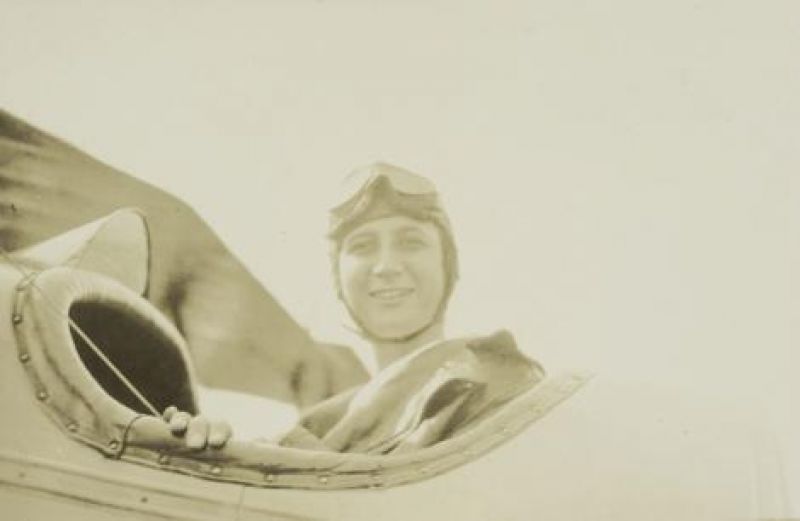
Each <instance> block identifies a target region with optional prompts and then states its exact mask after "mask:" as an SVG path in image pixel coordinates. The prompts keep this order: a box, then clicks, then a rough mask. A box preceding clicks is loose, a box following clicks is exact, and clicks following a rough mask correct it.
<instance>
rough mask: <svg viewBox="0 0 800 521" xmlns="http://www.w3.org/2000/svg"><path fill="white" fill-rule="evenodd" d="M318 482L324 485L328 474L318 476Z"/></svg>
mask: <svg viewBox="0 0 800 521" xmlns="http://www.w3.org/2000/svg"><path fill="white" fill-rule="evenodd" d="M319 482H320V483H322V484H323V485H326V484H327V483H328V476H320V477H319Z"/></svg>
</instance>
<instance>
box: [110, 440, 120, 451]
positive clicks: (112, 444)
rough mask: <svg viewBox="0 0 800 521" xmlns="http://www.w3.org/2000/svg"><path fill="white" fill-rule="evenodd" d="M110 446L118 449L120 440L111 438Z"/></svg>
mask: <svg viewBox="0 0 800 521" xmlns="http://www.w3.org/2000/svg"><path fill="white" fill-rule="evenodd" d="M108 447H109V448H110V449H111V450H117V447H119V442H118V441H117V440H111V441H109V442H108Z"/></svg>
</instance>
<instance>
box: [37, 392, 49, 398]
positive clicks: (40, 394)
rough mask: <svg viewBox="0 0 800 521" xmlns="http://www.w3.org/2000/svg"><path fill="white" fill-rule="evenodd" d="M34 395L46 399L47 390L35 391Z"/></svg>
mask: <svg viewBox="0 0 800 521" xmlns="http://www.w3.org/2000/svg"><path fill="white" fill-rule="evenodd" d="M36 397H37V398H38V399H40V400H47V391H39V392H38V393H36Z"/></svg>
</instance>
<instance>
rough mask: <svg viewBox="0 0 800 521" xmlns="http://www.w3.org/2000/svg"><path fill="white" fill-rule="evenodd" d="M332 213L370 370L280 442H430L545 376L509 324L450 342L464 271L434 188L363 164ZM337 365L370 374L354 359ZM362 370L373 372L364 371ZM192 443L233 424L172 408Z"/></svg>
mask: <svg viewBox="0 0 800 521" xmlns="http://www.w3.org/2000/svg"><path fill="white" fill-rule="evenodd" d="M347 181H348V182H347V184H348V186H350V187H351V189H350V190H347V191H346V192H345V194H344V196H343V197H342V198H341V199H340V202H339V204H337V205H336V206H335V207H334V208H333V209H332V210H331V214H330V230H329V238H330V241H331V260H332V266H333V275H334V279H335V282H336V288H337V290H338V296H339V298H340V300H341V301H342V303H343V304H344V306H345V308H346V309H347V311H348V313H349V315H350V317H351V318H352V320H353V323H354V324H355V326H356V330H357V331H358V333H359V334H360V335H361V336H362V337H363V338H364V339H365V340H366V341H367V342H368V343H369V345H370V347H371V355H372V358H373V360H372V363H368V364H366V365H370V366H372V367H373V371H372V373H373V374H372V376H371V378H369V379H368V381H365V382H363V384H362V385H359V386H356V387H354V388H352V389H350V390H348V391H345V392H342V393H339V394H336V395H334V396H332V397H330V398H329V399H327V400H325V401H323V402H321V403H319V404H317V405H315V406H313V407H312V408H310V409H308V410H306V411H305V412H304V413H303V415H302V417H301V419H300V422H299V423H298V425H297V426H296V427H295V428H294V429H293V430H291V431H290V432H289V433H288V434H287V435H286V436H284V437H283V438H282V439H281V440H280V443H281V444H283V445H286V446H295V447H309V448H315V449H322V450H334V451H343V452H364V453H388V452H400V451H406V450H411V449H414V448H418V447H424V446H428V445H431V444H433V443H436V442H438V441H441V440H443V439H445V438H448V437H451V436H453V435H455V434H457V433H458V432H461V431H463V430H465V429H467V428H469V427H470V426H471V425H473V424H474V423H475V422H476V421H477V420H479V419H480V418H483V417H485V416H487V415H489V414H490V413H491V412H492V411H493V410H494V409H495V408H496V407H497V406H498V405H500V404H502V403H504V402H506V401H508V400H509V399H511V398H513V397H514V396H516V395H518V394H519V393H521V392H523V391H525V390H527V389H529V388H530V387H532V386H533V385H535V383H536V382H537V381H539V380H540V379H541V378H542V376H543V372H542V370H541V368H540V367H539V366H538V365H537V364H535V363H534V362H532V361H531V360H529V359H527V358H526V357H524V356H523V355H522V354H520V353H519V351H517V349H516V346H515V345H514V342H513V339H512V338H511V336H510V335H509V334H508V333H507V332H499V333H496V334H494V335H492V336H489V337H484V338H458V339H450V340H445V338H444V315H445V311H446V309H447V303H448V301H449V299H450V297H451V295H452V292H453V289H454V286H455V282H456V280H457V278H458V255H457V251H456V246H455V241H454V238H453V233H452V228H451V225H450V221H449V219H448V218H447V214H446V213H445V211H444V208H443V207H442V205H441V202H440V200H439V196H438V193H437V191H436V188H435V186H434V185H433V184H432V183H431V182H430V181H429V180H428V179H426V178H424V177H422V176H419V175H417V174H414V173H411V172H409V171H407V170H404V169H401V168H398V167H396V166H392V165H388V164H385V163H375V164H372V165H369V166H367V167H364V168H361V169H359V170H357V171H356V172H354V173H353V174H352V175H351V176H350V177H349V178H348V180H347ZM352 360H353V362H352V363H351V364H344V365H343V364H338V365H337V369H336V370H337V371H340V372H342V371H343V372H347V373H349V375H348V376H349V377H350V378H351V379H352V378H353V375H364V374H365V373H364V369H363V367H362V366H361V364H359V363H358V362H356V361H355V359H352ZM362 378H363V377H362ZM164 417H165V420H166V421H168V422H169V423H170V426H171V429H172V431H173V433H175V434H176V435H184V434H185V435H186V443H187V445H189V446H190V447H196V448H202V447H204V446H205V445H206V444H208V445H210V446H212V447H218V446H222V445H223V444H224V443H225V441H226V440H227V439H228V438H229V437H230V436H231V432H232V430H231V428H230V427H229V426H228V425H227V424H225V423H224V422H211V421H208V420H206V419H205V418H203V417H202V416H198V417H195V418H191V417H189V415H187V414H185V413H182V412H177V411H176V410H175V409H174V408H170V409H168V410H167V411H166V412H165V416H164Z"/></svg>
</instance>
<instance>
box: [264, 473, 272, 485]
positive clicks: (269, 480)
mask: <svg viewBox="0 0 800 521" xmlns="http://www.w3.org/2000/svg"><path fill="white" fill-rule="evenodd" d="M264 479H266V480H267V483H272V482H273V481H275V474H267V475H266V476H264Z"/></svg>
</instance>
